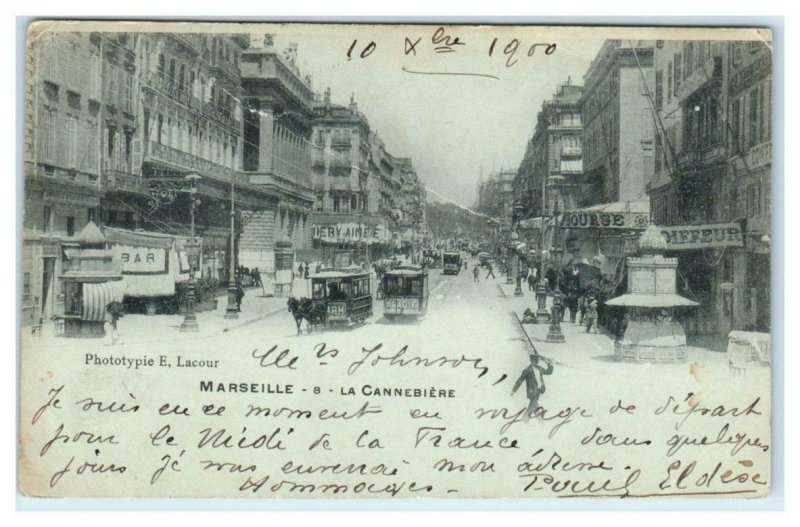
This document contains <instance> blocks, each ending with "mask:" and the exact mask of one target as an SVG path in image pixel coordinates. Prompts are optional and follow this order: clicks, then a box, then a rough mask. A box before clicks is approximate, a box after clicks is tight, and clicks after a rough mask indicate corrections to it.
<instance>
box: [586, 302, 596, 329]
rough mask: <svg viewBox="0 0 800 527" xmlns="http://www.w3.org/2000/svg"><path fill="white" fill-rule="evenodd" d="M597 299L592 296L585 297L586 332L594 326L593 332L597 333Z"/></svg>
mask: <svg viewBox="0 0 800 527" xmlns="http://www.w3.org/2000/svg"><path fill="white" fill-rule="evenodd" d="M596 321H597V300H595V298H594V297H589V298H588V299H587V305H586V333H589V332H591V330H592V327H593V326H594V333H597V324H596V323H595V322H596Z"/></svg>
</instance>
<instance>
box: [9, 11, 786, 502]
mask: <svg viewBox="0 0 800 527" xmlns="http://www.w3.org/2000/svg"><path fill="white" fill-rule="evenodd" d="M772 78H773V64H772V34H771V32H770V31H769V30H768V29H763V28H752V29H746V28H665V27H660V28H654V27H622V26H620V27H581V26H569V27H567V26H524V25H464V24H461V25H459V24H419V25H401V24H397V25H390V24H338V23H337V24H300V23H283V24H253V23H248V24H239V23H227V22H226V23H176V22H158V23H150V22H146V23H145V22H121V21H120V22H113V21H84V22H69V21H46V20H45V21H37V22H35V23H32V24H31V25H30V27H29V29H28V34H27V64H26V69H25V92H24V98H25V101H24V102H25V106H24V109H25V116H24V117H25V127H24V134H23V144H24V163H23V165H24V174H21V175H20V183H21V184H22V185H24V218H23V223H22V233H21V238H22V258H21V260H22V276H21V284H22V288H21V289H22V291H21V302H20V306H21V313H20V316H21V350H20V375H21V378H20V386H21V389H20V423H19V427H20V429H19V430H20V443H19V453H18V454H19V489H20V492H22V493H23V494H25V495H27V496H36V497H91V498H153V497H158V498H181V497H185V498H328V499H336V498H358V499H361V498H451V499H452V498H601V497H602V498H625V499H634V498H665V499H666V498H675V497H695V498H717V499H720V498H759V497H764V496H766V495H768V494H769V492H770V488H771V485H772V470H771V455H772V441H773V438H772V434H771V424H772V411H771V403H772V401H771V396H770V390H771V365H772V349H771V338H770V335H771V333H770V327H771V321H772V319H771V313H772V308H771V295H770V291H771V275H770V268H771V254H772V247H771V245H772V230H771V229H772V205H771V200H772V197H771V195H772V175H773V174H772V142H771V141H772V119H771V115H772V98H773V97H772V93H773V85H772Z"/></svg>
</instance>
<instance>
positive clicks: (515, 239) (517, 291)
mask: <svg viewBox="0 0 800 527" xmlns="http://www.w3.org/2000/svg"><path fill="white" fill-rule="evenodd" d="M511 241H512V244H511V245H512V249H511V250H512V251H513V256H514V276H515V277H516V281H517V286H516V287H515V288H514V296H522V275H521V273H520V269H519V268H520V261H519V250H518V248H519V232H517V229H516V228H514V230H513V231H512V232H511Z"/></svg>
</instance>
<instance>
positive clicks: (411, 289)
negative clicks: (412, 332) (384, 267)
mask: <svg viewBox="0 0 800 527" xmlns="http://www.w3.org/2000/svg"><path fill="white" fill-rule="evenodd" d="M382 289H383V292H384V297H383V316H384V317H386V318H387V319H389V320H394V319H396V318H400V317H421V316H423V315H424V314H425V313H426V312H427V310H428V295H429V293H428V272H427V271H425V270H424V269H422V267H419V266H416V265H408V266H401V267H398V268H397V269H393V270H391V271H386V274H384V275H383V283H382Z"/></svg>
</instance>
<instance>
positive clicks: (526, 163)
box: [514, 80, 583, 218]
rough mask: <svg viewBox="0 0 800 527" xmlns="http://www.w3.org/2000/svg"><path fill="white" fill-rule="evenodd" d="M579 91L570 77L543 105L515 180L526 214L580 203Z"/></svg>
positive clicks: (554, 209) (533, 214)
mask: <svg viewBox="0 0 800 527" xmlns="http://www.w3.org/2000/svg"><path fill="white" fill-rule="evenodd" d="M581 93H582V87H581V86H575V85H573V84H572V83H571V82H570V80H567V82H566V83H565V84H563V85H561V86H559V87H558V89H557V91H556V93H555V94H554V95H553V98H552V99H550V100H548V101H545V102H544V103H543V104H542V110H541V111H540V112H539V114H538V115H537V119H536V128H535V129H534V132H533V138H532V139H531V140H530V141H529V142H528V145H527V147H526V150H525V155H524V156H523V158H522V162H521V163H520V166H519V169H518V170H517V174H516V178H515V180H514V192H515V195H516V196H517V198H518V199H519V200H520V203H521V204H522V207H523V211H524V212H523V215H524V216H525V217H528V218H530V217H537V216H539V217H541V216H549V215H551V214H553V212H554V211H556V210H559V211H564V210H572V209H575V208H577V206H578V203H579V202H581V201H582V200H581V191H580V189H581V182H580V177H581V175H582V172H583V163H582V155H581V143H582V140H583V138H582V125H581V106H580V102H581Z"/></svg>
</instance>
